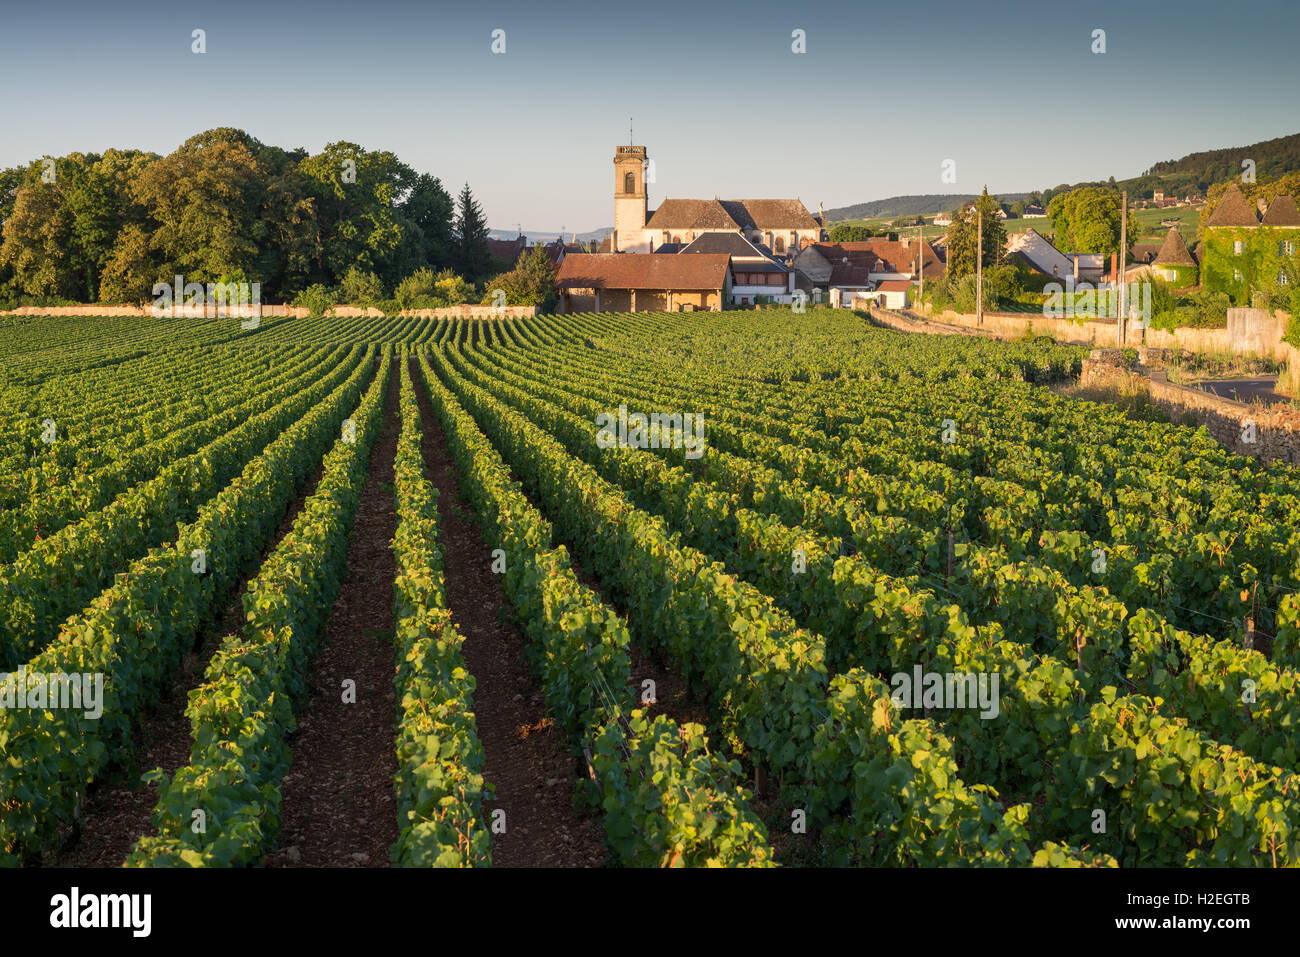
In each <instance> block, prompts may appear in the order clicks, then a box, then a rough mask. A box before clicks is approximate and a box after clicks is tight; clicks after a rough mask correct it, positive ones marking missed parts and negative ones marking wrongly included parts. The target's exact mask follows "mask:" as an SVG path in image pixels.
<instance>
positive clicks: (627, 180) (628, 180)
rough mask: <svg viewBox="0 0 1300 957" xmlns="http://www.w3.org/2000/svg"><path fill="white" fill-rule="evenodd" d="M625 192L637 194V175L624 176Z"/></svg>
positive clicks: (626, 174) (628, 174)
mask: <svg viewBox="0 0 1300 957" xmlns="http://www.w3.org/2000/svg"><path fill="white" fill-rule="evenodd" d="M623 192H625V193H635V192H636V173H624V174H623Z"/></svg>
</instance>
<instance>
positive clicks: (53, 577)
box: [0, 346, 361, 667]
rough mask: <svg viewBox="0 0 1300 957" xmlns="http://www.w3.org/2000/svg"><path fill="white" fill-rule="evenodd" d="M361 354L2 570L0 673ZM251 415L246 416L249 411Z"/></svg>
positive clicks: (221, 483) (183, 517)
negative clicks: (1, 668)
mask: <svg viewBox="0 0 1300 957" xmlns="http://www.w3.org/2000/svg"><path fill="white" fill-rule="evenodd" d="M360 358H361V347H360V346H356V347H353V349H352V352H351V355H350V356H349V357H348V359H347V360H346V361H345V362H343V363H341V364H339V365H337V366H335V367H334V368H332V369H331V370H329V372H328V373H326V374H325V375H323V376H321V377H320V378H318V379H316V380H315V381H314V382H312V383H311V384H310V385H308V386H307V387H306V388H304V389H302V390H301V391H299V392H297V393H295V394H294V395H292V396H290V397H288V398H286V399H284V400H282V401H279V402H276V403H274V404H271V403H270V401H269V400H268V401H267V403H266V407H265V408H264V410H263V411H260V412H258V413H257V414H256V415H250V417H249V418H247V419H246V420H244V421H242V422H241V423H239V424H238V425H237V426H236V427H235V428H234V429H232V430H231V431H229V432H227V433H226V434H224V435H223V436H221V437H220V438H218V439H216V440H215V441H213V442H211V443H209V444H208V445H206V446H204V447H203V448H201V449H199V450H198V451H196V452H193V453H192V454H190V455H188V456H186V457H185V458H183V459H180V460H179V461H177V462H175V463H173V464H171V465H169V466H167V467H166V468H164V469H163V471H161V472H160V473H158V475H156V476H155V477H154V478H152V479H150V480H149V481H147V482H145V483H144V484H142V485H138V486H136V487H134V488H132V489H131V490H129V491H127V492H125V493H123V494H122V495H120V496H118V497H117V498H116V499H114V501H113V502H112V503H111V504H110V505H108V506H106V507H105V508H103V509H100V510H99V511H97V512H93V513H91V514H89V515H86V516H85V517H84V518H82V519H81V520H80V521H78V522H77V523H75V524H72V525H68V526H65V527H64V528H63V530H62V531H60V532H59V533H58V534H56V535H53V536H51V537H49V538H47V539H44V540H43V541H41V542H39V543H38V544H37V545H36V547H34V548H32V549H31V550H29V551H28V552H26V553H25V554H24V555H22V556H21V557H20V558H19V559H18V561H16V562H14V563H13V564H11V565H8V566H6V567H4V568H2V569H0V667H5V666H8V665H14V664H17V663H18V662H20V661H22V660H24V659H25V658H27V657H29V656H30V655H32V654H34V653H35V652H36V651H38V650H40V649H41V648H42V647H44V645H45V644H46V643H47V642H48V641H49V640H50V638H51V637H52V636H53V635H54V634H55V633H56V632H57V630H58V626H59V624H60V623H61V622H62V621H63V620H64V619H65V618H67V617H68V615H70V614H72V613H73V612H74V611H75V610H76V609H78V608H80V607H82V606H83V605H84V604H85V603H86V601H88V600H89V599H90V598H91V597H92V596H94V595H95V594H96V593H97V592H99V591H100V590H101V589H102V588H103V587H105V585H107V584H108V583H109V582H110V581H111V580H112V577H113V575H114V574H115V573H116V572H118V571H125V569H126V568H127V566H128V565H129V563H130V562H131V560H132V559H134V558H136V557H137V556H138V555H140V554H142V553H143V552H145V551H147V550H148V549H150V548H153V547H154V546H156V545H158V544H159V543H160V542H161V541H163V540H165V538H166V537H169V536H170V534H171V533H172V532H173V531H174V530H175V528H176V526H177V525H178V524H182V523H185V522H189V521H192V520H193V518H194V516H195V515H196V514H197V512H198V510H199V508H200V507H201V506H202V505H203V503H204V502H206V501H208V500H209V499H210V498H212V496H213V495H215V494H217V493H218V492H219V491H220V490H221V489H222V488H224V487H225V486H226V484H227V483H228V482H229V481H230V480H231V479H232V478H233V477H234V476H236V475H238V474H239V472H240V470H241V469H242V468H243V467H244V466H245V465H246V464H247V463H248V462H249V460H250V459H252V458H253V457H254V456H255V455H257V453H258V452H260V451H261V450H262V449H264V448H265V447H266V445H267V444H268V443H270V442H271V441H273V440H274V439H275V437H276V436H277V435H279V434H281V432H282V431H283V430H284V429H285V428H287V427H288V426H289V424H290V423H292V422H294V421H296V420H298V419H300V418H301V417H302V416H303V415H304V413H306V412H307V411H308V410H309V409H311V408H312V406H314V405H315V404H316V403H318V402H319V401H320V400H321V399H322V398H324V397H325V396H326V395H328V394H329V393H330V392H331V391H332V390H333V389H334V388H336V387H337V386H338V385H339V384H340V383H341V382H343V381H344V380H345V379H347V377H348V376H349V375H351V374H352V372H353V371H354V370H355V369H356V368H357V363H358V362H359V361H360ZM249 411H250V412H251V410H249Z"/></svg>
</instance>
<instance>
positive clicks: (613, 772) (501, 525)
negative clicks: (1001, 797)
mask: <svg viewBox="0 0 1300 957" xmlns="http://www.w3.org/2000/svg"><path fill="white" fill-rule="evenodd" d="M437 358H438V357H437V354H436V353H435V361H437ZM420 362H421V367H422V369H423V372H424V376H425V383H426V386H427V388H428V393H429V397H430V400H431V401H432V403H433V406H434V409H435V411H436V413H437V415H438V417H439V419H440V421H441V423H442V429H443V433H444V435H446V437H447V441H448V445H449V447H450V449H451V452H452V456H453V457H454V458H455V459H456V461H457V464H458V465H459V467H460V469H461V475H462V477H463V481H464V487H465V488H466V489H467V492H468V495H469V498H470V501H471V502H472V503H473V504H474V506H475V510H476V513H477V515H478V517H479V521H480V522H481V523H482V525H483V526H484V530H485V532H486V533H487V535H488V537H489V539H490V540H491V541H494V542H497V543H499V544H500V546H501V548H502V551H503V552H504V554H505V563H506V571H505V581H504V587H505V590H506V594H507V597H508V598H509V599H510V601H511V603H512V604H513V605H514V607H515V609H516V612H517V614H518V616H519V619H520V621H521V623H522V625H523V627H524V628H525V631H526V633H527V635H528V637H529V638H530V639H532V641H531V644H530V655H531V658H532V662H533V666H534V668H535V670H536V671H537V673H538V675H539V677H541V679H542V684H543V687H544V688H545V689H546V694H547V699H548V702H549V703H550V705H551V709H552V712H553V713H554V714H556V716H557V720H558V722H559V723H560V724H561V725H562V726H563V727H564V728H565V730H566V732H567V733H568V735H569V737H570V740H571V742H572V743H573V744H574V746H575V747H580V746H582V745H583V743H584V742H592V743H593V744H594V747H593V748H592V750H593V752H594V753H593V758H592V762H593V767H594V769H595V770H596V774H597V780H598V786H599V788H600V790H601V804H602V807H603V809H604V811H605V815H606V817H605V826H606V835H607V838H608V840H609V842H610V845H611V846H612V847H613V848H614V849H615V851H616V852H617V853H618V854H619V856H620V858H621V859H622V860H623V861H624V862H625V863H629V864H633V863H646V862H654V863H660V864H664V863H667V864H669V865H670V866H671V865H677V866H687V865H690V864H696V863H709V862H712V863H718V864H728V865H737V864H748V865H760V864H764V863H767V862H770V858H771V851H770V849H769V848H768V846H767V841H766V836H765V834H764V829H763V827H762V824H761V822H760V821H758V819H757V818H756V817H755V816H754V815H753V813H752V812H751V811H749V810H748V808H747V807H746V802H747V795H746V793H745V792H744V791H743V790H741V789H739V788H738V787H737V786H736V783H735V777H736V775H737V773H738V770H739V769H738V768H737V767H736V766H735V765H733V764H731V763H729V762H720V761H718V760H717V759H716V758H714V757H713V756H712V755H711V754H710V753H709V752H708V750H707V743H706V742H705V741H704V739H703V737H702V735H701V731H700V729H699V728H698V727H696V726H692V725H683V726H681V727H680V728H678V727H677V726H676V725H675V723H674V722H673V721H672V720H671V719H668V718H666V717H664V716H660V717H659V718H657V719H655V721H654V722H653V723H650V722H647V721H646V720H644V718H643V717H642V716H641V715H640V714H639V713H638V712H633V713H632V714H631V715H630V716H628V718H627V719H626V720H624V719H623V717H622V712H623V711H624V710H626V709H627V708H628V706H629V690H630V688H629V685H630V680H631V676H630V674H629V671H628V668H629V665H628V656H627V651H626V649H627V646H628V644H629V636H628V632H627V628H626V627H625V626H624V624H623V622H622V621H621V620H620V619H619V618H618V616H617V615H616V614H614V613H613V612H612V611H611V610H610V609H609V608H608V606H606V605H605V604H604V603H603V602H601V600H600V599H599V598H598V597H597V596H596V595H595V594H593V593H592V592H591V591H590V590H589V589H588V588H586V587H585V586H583V585H582V584H581V583H579V582H578V581H577V579H576V577H575V576H574V574H573V571H572V569H571V568H570V567H569V562H568V557H567V554H566V552H565V551H564V549H563V548H562V547H561V548H552V547H551V545H550V542H551V530H550V526H549V523H547V522H546V520H545V519H544V518H542V516H541V515H540V514H539V513H538V512H537V511H536V509H534V508H533V507H532V506H531V505H530V504H529V503H528V501H527V499H526V498H525V497H524V495H523V494H522V492H521V490H520V489H519V486H518V485H517V484H516V483H515V482H514V481H513V480H512V479H511V477H510V471H509V469H508V468H507V467H506V466H505V464H504V462H502V460H501V458H500V456H499V455H498V454H497V453H496V452H495V451H494V450H493V448H492V446H491V444H489V442H488V441H487V440H486V439H485V437H484V435H483V433H482V432H481V431H480V430H479V428H478V426H477V425H476V424H475V421H474V419H473V418H471V417H470V416H469V415H467V414H466V412H465V411H464V409H462V408H461V406H460V404H459V403H458V402H457V401H456V398H455V397H454V396H453V395H452V393H451V392H449V391H448V390H447V389H446V388H445V387H444V386H443V385H442V383H441V382H440V381H439V379H438V378H437V376H436V375H435V374H434V373H433V371H432V370H431V369H430V368H429V366H428V363H427V361H426V359H425V357H424V356H423V355H421V357H420Z"/></svg>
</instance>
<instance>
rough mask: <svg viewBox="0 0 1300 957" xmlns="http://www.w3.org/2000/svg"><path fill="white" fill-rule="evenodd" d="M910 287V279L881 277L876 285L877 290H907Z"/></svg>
mask: <svg viewBox="0 0 1300 957" xmlns="http://www.w3.org/2000/svg"><path fill="white" fill-rule="evenodd" d="M911 287H912V281H911V280H910V279H883V280H881V282H880V285H878V286H877V287H876V291H877V292H907V290H908V289H910V288H911Z"/></svg>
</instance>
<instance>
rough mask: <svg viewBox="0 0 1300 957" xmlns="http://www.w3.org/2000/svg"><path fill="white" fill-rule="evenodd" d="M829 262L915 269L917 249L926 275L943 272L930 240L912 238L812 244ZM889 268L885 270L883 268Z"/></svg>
mask: <svg viewBox="0 0 1300 957" xmlns="http://www.w3.org/2000/svg"><path fill="white" fill-rule="evenodd" d="M812 248H813V249H816V250H817V251H818V252H819V253H821V254H822V255H823V256H825V257H826V259H827V260H828V261H829V262H831V263H838V262H842V261H843V259H844V258H845V257H848V260H849V262H850V263H859V264H860V263H866V264H867V265H870V266H871V267H872V269H873V271H875V272H886V271H892V272H905V273H915V272H916V261H917V256H918V253H917V250H918V248H919V249H920V250H921V252H920V255H921V256H923V257H924V262H925V275H926V276H927V277H930V276H937V275H940V274H942V273H943V260H941V259H940V258H939V254H938V253H936V252H935V251H934V247H933V246H931V245H930V244H929V243H921V244H920V245H919V246H918V245H917V243H916V241H915V240H912V241H910V242H909V243H908V245H906V246H904V245H903V243H902V240H894V241H890V240H888V239H883V238H882V239H864V240H861V241H859V242H852V243H814V244H813V246H812ZM886 267H888V270H887V269H886Z"/></svg>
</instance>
